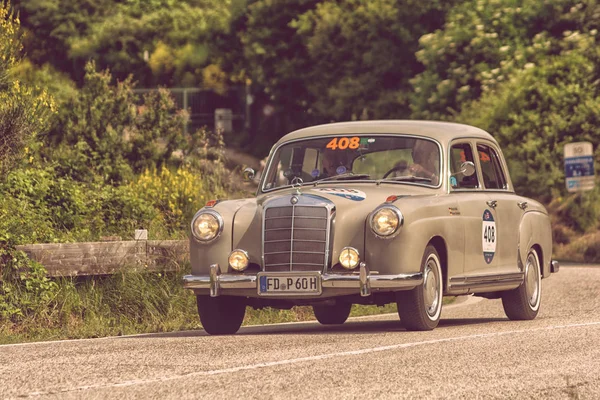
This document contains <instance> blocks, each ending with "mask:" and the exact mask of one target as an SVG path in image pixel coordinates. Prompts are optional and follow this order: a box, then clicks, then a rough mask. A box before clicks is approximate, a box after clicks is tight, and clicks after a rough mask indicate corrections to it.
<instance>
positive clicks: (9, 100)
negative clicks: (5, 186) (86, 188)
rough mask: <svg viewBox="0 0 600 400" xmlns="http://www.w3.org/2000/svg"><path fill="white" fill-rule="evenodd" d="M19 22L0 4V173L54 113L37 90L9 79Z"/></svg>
mask: <svg viewBox="0 0 600 400" xmlns="http://www.w3.org/2000/svg"><path fill="white" fill-rule="evenodd" d="M21 39H22V36H21V33H20V31H19V19H18V18H16V17H15V14H14V13H13V11H12V10H11V8H10V4H9V3H4V2H2V3H0V173H2V174H3V173H5V172H6V171H7V170H8V169H9V168H11V167H12V166H13V165H14V163H15V161H16V160H18V159H19V158H20V157H21V156H22V155H23V154H24V152H26V148H27V145H28V144H29V142H30V141H31V140H32V138H33V137H35V135H36V134H38V133H40V132H41V131H43V130H44V129H45V128H46V127H47V123H48V114H49V113H51V112H52V111H53V110H54V103H53V101H52V98H51V97H50V96H48V95H47V93H46V92H45V91H43V90H40V89H38V88H31V87H27V86H26V85H23V84H21V82H20V81H18V80H16V79H14V78H13V76H12V73H11V71H12V69H13V68H14V67H15V66H16V65H17V64H18V62H19V60H20V51H21V48H22V45H21Z"/></svg>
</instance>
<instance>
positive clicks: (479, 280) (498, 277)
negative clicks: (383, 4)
mask: <svg viewBox="0 0 600 400" xmlns="http://www.w3.org/2000/svg"><path fill="white" fill-rule="evenodd" d="M524 279H525V273H523V272H515V273H508V274H495V275H478V276H455V277H454V278H450V282H449V286H450V287H449V288H450V289H464V288H469V289H475V288H479V287H482V286H490V287H494V286H504V285H507V284H521V283H523V280H524Z"/></svg>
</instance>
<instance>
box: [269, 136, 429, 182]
mask: <svg viewBox="0 0 600 400" xmlns="http://www.w3.org/2000/svg"><path fill="white" fill-rule="evenodd" d="M268 168H269V169H268V171H266V178H265V181H264V183H263V190H272V189H276V188H280V187H284V186H290V185H292V184H293V183H303V184H308V183H311V184H318V183H319V182H321V181H324V182H333V181H348V180H386V181H397V182H412V183H417V184H423V185H427V186H437V185H438V182H439V176H440V153H439V146H438V145H437V143H436V142H434V141H433V140H429V139H421V138H415V137H411V136H400V135H397V136H381V135H369V134H360V135H348V136H324V137H320V138H318V139H306V140H301V141H296V142H291V143H286V144H283V145H282V146H280V147H279V148H278V149H277V151H276V152H275V153H274V154H273V158H272V160H271V162H270V164H269V166H268Z"/></svg>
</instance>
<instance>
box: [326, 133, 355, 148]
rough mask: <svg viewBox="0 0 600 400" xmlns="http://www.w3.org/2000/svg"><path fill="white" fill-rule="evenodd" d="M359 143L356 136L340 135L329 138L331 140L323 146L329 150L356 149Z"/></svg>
mask: <svg viewBox="0 0 600 400" xmlns="http://www.w3.org/2000/svg"><path fill="white" fill-rule="evenodd" d="M359 145H360V138H359V137H358V136H354V137H351V138H347V137H341V138H333V139H331V141H330V142H329V143H327V146H325V148H327V149H331V150H346V149H352V150H356V149H358V146H359Z"/></svg>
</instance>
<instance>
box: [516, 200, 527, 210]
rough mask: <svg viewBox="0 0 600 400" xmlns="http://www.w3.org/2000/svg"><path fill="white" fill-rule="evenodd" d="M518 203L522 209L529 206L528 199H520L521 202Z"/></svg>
mask: <svg viewBox="0 0 600 400" xmlns="http://www.w3.org/2000/svg"><path fill="white" fill-rule="evenodd" d="M517 205H518V206H519V208H520V209H521V210H524V209H526V208H527V202H526V201H520V202H518V203H517Z"/></svg>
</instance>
